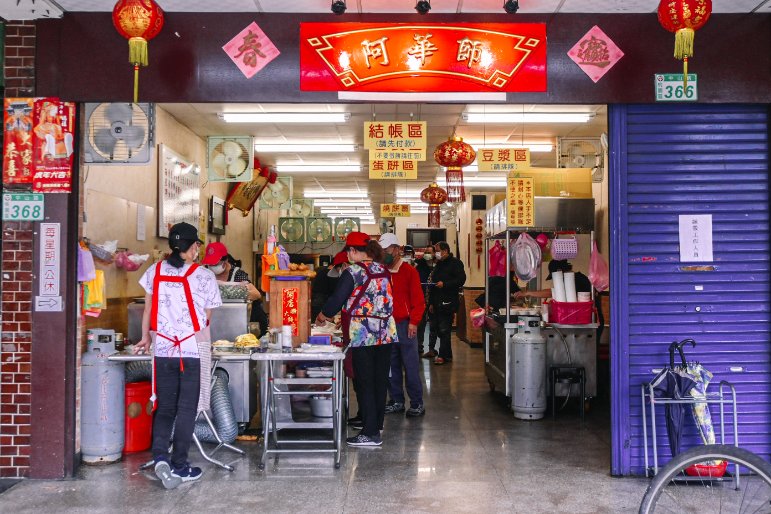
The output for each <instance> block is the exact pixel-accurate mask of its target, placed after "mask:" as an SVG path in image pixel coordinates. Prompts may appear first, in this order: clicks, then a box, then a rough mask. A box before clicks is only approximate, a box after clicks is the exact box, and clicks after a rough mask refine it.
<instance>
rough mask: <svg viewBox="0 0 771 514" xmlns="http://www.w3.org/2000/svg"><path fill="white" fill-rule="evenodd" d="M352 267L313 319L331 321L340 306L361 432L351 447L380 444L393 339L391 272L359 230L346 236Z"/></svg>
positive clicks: (376, 246)
mask: <svg viewBox="0 0 771 514" xmlns="http://www.w3.org/2000/svg"><path fill="white" fill-rule="evenodd" d="M345 252H346V254H347V257H348V262H349V263H351V265H350V266H349V267H348V268H347V269H346V270H345V271H344V272H343V273H342V275H341V276H340V280H339V281H338V282H337V288H336V289H335V292H334V293H333V294H332V296H331V297H330V298H329V300H327V303H325V304H324V307H323V308H322V309H321V312H320V313H319V315H318V316H317V317H316V323H319V324H321V323H324V322H325V321H327V320H329V319H332V317H334V315H335V314H337V313H338V312H340V311H341V309H342V322H343V340H344V341H345V343H346V344H347V345H349V346H350V348H349V350H348V351H350V352H351V358H352V360H353V372H354V383H355V390H356V399H357V402H358V404H359V412H360V414H361V419H362V429H361V432H360V433H359V434H358V435H356V436H354V437H349V438H348V439H347V441H346V442H347V443H348V444H349V445H350V446H380V445H381V444H383V439H382V437H381V435H380V430H381V429H382V428H383V421H384V418H385V403H386V394H387V392H388V371H389V370H390V368H391V343H393V342H394V341H396V322H395V321H394V317H393V311H394V305H393V292H392V289H391V274H390V273H389V272H388V269H387V268H386V266H385V265H383V249H382V248H381V247H380V245H379V244H378V242H377V241H373V240H371V239H370V238H369V236H368V235H367V234H365V233H363V232H351V233H350V234H348V237H346V239H345Z"/></svg>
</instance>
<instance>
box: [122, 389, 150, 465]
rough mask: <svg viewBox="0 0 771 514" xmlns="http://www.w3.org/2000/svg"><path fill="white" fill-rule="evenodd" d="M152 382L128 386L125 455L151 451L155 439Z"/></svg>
mask: <svg viewBox="0 0 771 514" xmlns="http://www.w3.org/2000/svg"><path fill="white" fill-rule="evenodd" d="M150 396H152V385H151V384H150V382H134V383H132V384H126V432H125V433H126V436H125V437H126V444H125V445H124V447H123V453H132V452H142V451H145V450H149V449H150V446H151V445H152V438H153V402H151V401H150Z"/></svg>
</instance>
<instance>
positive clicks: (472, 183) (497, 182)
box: [436, 178, 506, 188]
mask: <svg viewBox="0 0 771 514" xmlns="http://www.w3.org/2000/svg"><path fill="white" fill-rule="evenodd" d="M436 183H437V184H438V185H439V187H445V186H446V185H447V183H446V182H445V180H444V178H442V179H439V178H437V179H436ZM463 185H464V186H469V187H491V188H502V187H503V188H505V187H506V178H499V179H487V180H483V179H473V178H468V179H467V178H464V179H463Z"/></svg>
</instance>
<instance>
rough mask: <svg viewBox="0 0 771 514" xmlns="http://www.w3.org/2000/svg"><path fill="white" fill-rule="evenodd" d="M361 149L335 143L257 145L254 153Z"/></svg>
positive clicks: (356, 146)
mask: <svg viewBox="0 0 771 514" xmlns="http://www.w3.org/2000/svg"><path fill="white" fill-rule="evenodd" d="M358 149H359V146H358V145H353V144H339V143H333V144H329V145H325V144H305V143H283V144H280V145H274V144H265V145H263V144H256V145H254V151H255V152H257V153H322V152H340V153H344V152H355V151H357V150H358Z"/></svg>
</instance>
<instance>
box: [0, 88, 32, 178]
mask: <svg viewBox="0 0 771 514" xmlns="http://www.w3.org/2000/svg"><path fill="white" fill-rule="evenodd" d="M34 104H35V99H34V98H6V99H5V102H4V105H3V184H31V183H32V175H33V173H34V169H33V164H32V126H33V123H32V111H33V110H34Z"/></svg>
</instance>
